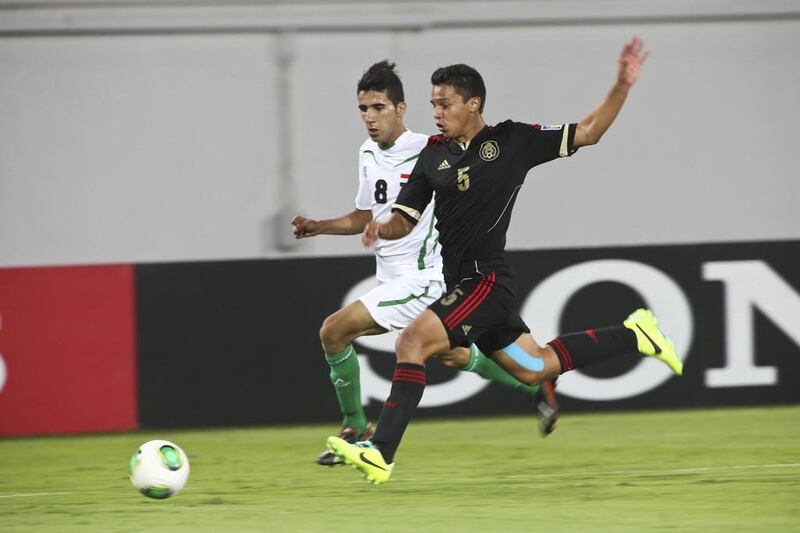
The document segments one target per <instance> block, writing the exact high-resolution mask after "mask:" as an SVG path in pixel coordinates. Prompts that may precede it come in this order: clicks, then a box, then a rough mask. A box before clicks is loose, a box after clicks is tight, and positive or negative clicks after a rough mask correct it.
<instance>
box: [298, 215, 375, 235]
mask: <svg viewBox="0 0 800 533" xmlns="http://www.w3.org/2000/svg"><path fill="white" fill-rule="evenodd" d="M370 220H372V212H371V211H362V210H360V209H356V210H354V211H353V212H351V213H348V214H347V215H344V216H341V217H339V218H332V219H329V220H312V219H308V218H304V217H300V216H296V217H294V218H293V219H292V226H293V227H294V229H293V232H294V236H295V238H297V239H303V238H307V237H314V236H316V235H356V234H358V233H361V232H362V231H364V228H365V227H366V225H367V224H368V223H369V221H370Z"/></svg>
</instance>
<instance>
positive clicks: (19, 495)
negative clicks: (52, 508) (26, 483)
mask: <svg viewBox="0 0 800 533" xmlns="http://www.w3.org/2000/svg"><path fill="white" fill-rule="evenodd" d="M62 494H75V493H74V492H20V493H17V494H0V498H31V497H35V496H60V495H62Z"/></svg>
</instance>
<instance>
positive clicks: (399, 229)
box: [361, 213, 414, 246]
mask: <svg viewBox="0 0 800 533" xmlns="http://www.w3.org/2000/svg"><path fill="white" fill-rule="evenodd" d="M413 229H414V225H413V224H411V222H409V221H408V220H406V219H405V217H403V216H402V215H399V214H397V213H392V217H391V218H390V219H389V220H387V221H386V222H384V223H383V224H381V223H380V222H375V221H372V222H370V223H368V224H367V226H366V227H365V228H364V233H362V234H361V242H363V243H364V246H372V245H373V244H375V241H377V240H378V239H379V238H380V239H387V240H390V241H393V240H396V239H402V238H403V237H405V236H406V235H408V234H409V233H411V230H413Z"/></svg>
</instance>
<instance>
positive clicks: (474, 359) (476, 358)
mask: <svg viewBox="0 0 800 533" xmlns="http://www.w3.org/2000/svg"><path fill="white" fill-rule="evenodd" d="M481 357H486V356H485V355H483V354H482V353H481V351H480V350H479V349H478V347H477V346H475V345H474V344H470V345H469V362H468V363H467V366H465V367H464V368H462V369H461V370H465V371H467V372H475V369H476V368H477V367H478V363H479V362H480V359H481Z"/></svg>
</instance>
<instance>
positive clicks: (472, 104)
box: [468, 96, 481, 114]
mask: <svg viewBox="0 0 800 533" xmlns="http://www.w3.org/2000/svg"><path fill="white" fill-rule="evenodd" d="M468 107H469V112H470V113H473V114H475V113H477V112H479V111H480V109H481V98H480V96H473V97H472V98H470V99H469V102H468Z"/></svg>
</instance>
